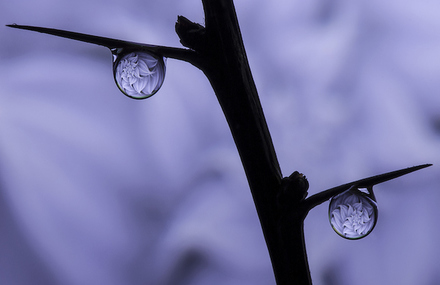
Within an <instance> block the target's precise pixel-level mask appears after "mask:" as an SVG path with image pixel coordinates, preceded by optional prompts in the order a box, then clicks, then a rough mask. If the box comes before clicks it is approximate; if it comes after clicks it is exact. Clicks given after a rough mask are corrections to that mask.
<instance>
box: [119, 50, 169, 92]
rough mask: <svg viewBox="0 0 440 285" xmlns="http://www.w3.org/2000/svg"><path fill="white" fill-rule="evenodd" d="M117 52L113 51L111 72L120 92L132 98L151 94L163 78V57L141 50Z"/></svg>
mask: <svg viewBox="0 0 440 285" xmlns="http://www.w3.org/2000/svg"><path fill="white" fill-rule="evenodd" d="M119 52H121V51H120V50H118V51H116V50H114V51H113V56H114V64H113V74H114V77H115V81H116V84H117V85H118V87H119V89H120V90H121V91H122V93H124V94H125V95H127V96H128V97H131V98H134V99H145V98H148V97H150V96H153V95H154V94H155V93H156V92H157V91H158V90H159V89H160V87H161V86H162V83H163V81H164V79H165V69H166V68H165V61H164V58H162V57H158V56H155V55H152V54H150V53H147V52H143V51H135V52H130V53H125V54H124V53H120V54H119Z"/></svg>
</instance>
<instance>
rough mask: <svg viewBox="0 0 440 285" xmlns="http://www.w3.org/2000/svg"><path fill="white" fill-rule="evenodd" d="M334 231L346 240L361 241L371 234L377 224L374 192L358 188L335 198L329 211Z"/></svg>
mask: <svg viewBox="0 0 440 285" xmlns="http://www.w3.org/2000/svg"><path fill="white" fill-rule="evenodd" d="M328 214H329V220H330V224H331V226H332V228H333V230H334V231H335V232H336V233H337V234H338V235H340V236H341V237H343V238H346V239H361V238H363V237H366V236H367V235H368V234H370V233H371V231H372V230H373V228H374V226H375V225H376V222H377V205H376V201H375V198H374V194H373V190H372V189H368V193H365V192H363V191H361V190H359V189H357V188H353V187H352V188H350V189H348V190H347V191H345V192H343V193H341V194H339V195H336V196H334V197H333V198H332V199H331V200H330V206H329V210H328Z"/></svg>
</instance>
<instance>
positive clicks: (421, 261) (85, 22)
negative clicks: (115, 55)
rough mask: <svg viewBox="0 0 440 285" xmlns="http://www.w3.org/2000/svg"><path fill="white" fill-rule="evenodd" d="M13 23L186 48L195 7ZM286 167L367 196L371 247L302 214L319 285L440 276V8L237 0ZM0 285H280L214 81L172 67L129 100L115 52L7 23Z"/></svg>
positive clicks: (91, 8) (112, 6)
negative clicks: (372, 220) (370, 191)
mask: <svg viewBox="0 0 440 285" xmlns="http://www.w3.org/2000/svg"><path fill="white" fill-rule="evenodd" d="M0 8H1V9H0V15H1V16H0V18H1V19H2V21H1V22H2V23H3V24H10V23H14V22H15V23H18V24H30V25H37V26H46V27H54V28H60V29H66V30H73V31H78V32H84V33H90V34H97V35H102V36H108V37H115V38H120V39H126V40H131V41H138V42H145V43H151V44H161V45H170V46H179V41H178V38H177V36H176V35H175V33H174V22H175V20H176V18H177V15H185V16H187V17H188V18H190V19H191V20H193V21H197V22H200V23H203V11H202V6H201V3H200V1H197V0H191V1H189V0H151V1H141V0H125V1H114V0H105V1H104V0H76V1H67V0H58V1H57V0H36V1H30V0H14V1H5V0H3V1H2V2H1V3H0ZM236 8H237V12H238V16H239V21H240V23H241V28H242V33H243V37H244V41H245V45H246V48H247V52H248V57H249V61H250V64H251V67H252V70H253V73H254V77H255V81H256V84H257V87H258V89H259V93H260V97H261V101H262V104H263V107H264V110H265V112H266V116H267V121H268V124H269V127H270V129H271V132H272V135H273V140H274V144H275V147H276V150H277V153H278V155H279V160H280V164H281V167H282V169H283V171H284V175H289V174H290V173H291V172H292V171H294V170H299V171H301V172H303V173H305V174H306V175H307V177H308V179H309V181H310V185H311V188H310V191H309V192H310V193H316V192H317V191H320V190H324V189H326V188H330V187H332V186H335V185H339V184H342V183H345V182H348V181H351V180H355V179H359V178H362V177H366V176H370V175H375V174H378V173H381V172H386V171H391V170H395V169H399V168H403V167H407V166H412V165H416V164H421V163H434V166H433V167H431V168H429V169H426V170H423V171H420V172H417V173H415V174H411V175H409V176H407V177H404V178H401V179H398V180H396V181H393V182H387V183H385V184H382V185H380V186H378V187H376V188H375V189H376V196H377V199H378V202H379V221H378V224H377V227H376V229H375V230H374V231H373V233H372V234H371V235H370V236H368V237H367V238H365V239H363V240H359V241H347V240H344V239H342V238H340V237H339V236H338V235H337V234H335V233H334V232H333V230H332V229H331V227H330V225H329V223H328V220H327V207H328V204H324V205H322V206H320V207H317V208H316V209H315V210H313V211H312V212H311V213H310V214H309V216H308V218H307V219H306V225H305V232H306V239H307V249H308V256H309V261H310V267H311V272H312V278H313V281H314V284H317V285H319V284H322V285H324V284H325V285H331V284H340V285H344V284H354V282H355V283H356V284H359V285H361V284H400V285H406V284H408V285H412V284H418V285H431V284H438V282H440V281H439V280H440V273H439V269H440V268H439V264H440V248H439V246H438V237H439V235H440V226H439V222H438V220H439V219H438V217H439V216H440V207H438V201H440V193H439V190H440V176H439V175H438V165H440V96H439V93H440V2H438V1H429V0H417V1H397V0H389V1H377V0H373V1H371V0H370V1H352V0H349V1H348V0H336V1H328V0H312V1H283V0H277V1H262V0H254V1H250V0H242V1H238V0H237V1H236ZM0 51H1V53H0V84H1V91H0V283H1V284H48V285H50V284H66V285H70V284H75V285H76V284H81V285H83V284H108V285H113V284H115V285H116V284H121V285H122V284H158V285H168V284H169V285H172V284H194V285H197V284H204V285H205V284H228V285H234V284H237V285H238V284H240V285H243V284H274V279H273V275H272V271H271V265H270V263H269V258H268V254H267V250H266V248H265V244H264V241H263V237H262V234H261V231H260V228H259V223H258V219H257V216H256V213H255V210H254V206H253V203H252V200H251V196H250V193H249V190H248V188H247V182H246V180H245V177H244V173H243V170H242V168H241V164H240V161H239V159H238V155H237V153H236V150H235V148H234V144H233V142H232V139H231V136H230V134H229V131H228V128H227V125H226V122H225V120H224V118H223V115H222V113H221V111H220V107H219V106H218V104H217V102H216V99H215V96H214V94H213V92H212V90H211V88H210V86H209V83H208V82H207V80H206V79H205V78H204V76H203V74H202V73H201V72H200V71H199V70H197V69H196V68H194V67H192V66H191V65H189V64H186V63H183V62H178V61H174V60H168V71H167V76H166V79H165V83H164V85H163V87H162V89H161V90H160V91H159V93H158V94H156V95H155V96H154V97H152V98H150V99H147V100H144V101H135V100H132V99H129V98H127V97H125V96H124V95H123V94H122V93H120V92H119V91H118V89H117V87H116V85H115V84H114V82H113V78H112V71H111V56H110V52H109V51H108V50H106V49H105V48H102V47H98V46H93V45H90V44H85V43H79V42H75V41H71V40H67V39H61V38H56V37H53V36H47V35H42V34H37V33H33V32H27V31H19V30H13V29H10V28H6V27H0Z"/></svg>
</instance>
